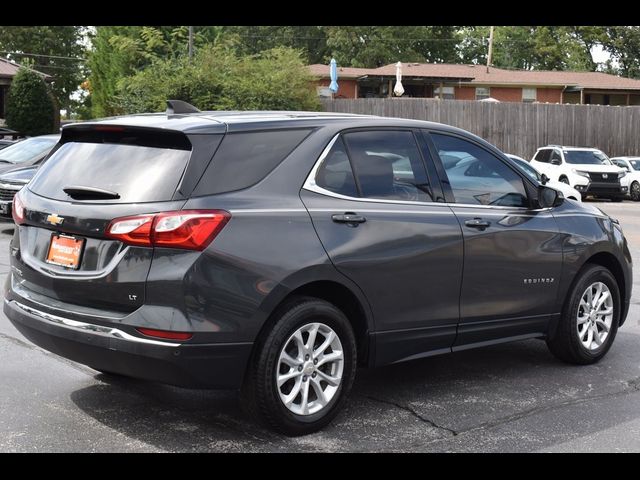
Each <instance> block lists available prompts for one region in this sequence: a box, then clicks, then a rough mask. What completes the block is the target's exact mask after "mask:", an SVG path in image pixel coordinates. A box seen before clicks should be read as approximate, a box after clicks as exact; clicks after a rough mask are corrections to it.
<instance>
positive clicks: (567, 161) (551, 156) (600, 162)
mask: <svg viewBox="0 0 640 480" xmlns="http://www.w3.org/2000/svg"><path fill="white" fill-rule="evenodd" d="M531 165H533V166H534V167H535V168H536V169H537V170H538V171H539V172H540V173H544V174H545V175H546V176H547V177H549V178H550V179H551V180H554V181H559V182H563V183H566V184H568V185H571V186H572V187H573V188H575V189H576V190H578V191H579V192H580V193H581V194H582V196H583V197H584V196H587V195H593V196H597V197H605V198H610V199H611V200H612V201H621V200H622V199H623V198H624V197H625V196H626V195H627V192H628V188H629V187H628V186H627V185H626V182H625V181H622V184H621V179H622V178H623V177H624V176H625V175H626V173H627V172H626V170H624V169H622V168H620V167H618V166H617V165H614V164H613V163H612V162H611V160H609V157H607V156H606V155H605V154H604V153H602V152H601V151H600V150H598V149H596V148H581V147H562V146H559V145H548V146H546V147H542V148H539V149H538V150H537V151H536V154H535V155H534V156H533V158H532V159H531Z"/></svg>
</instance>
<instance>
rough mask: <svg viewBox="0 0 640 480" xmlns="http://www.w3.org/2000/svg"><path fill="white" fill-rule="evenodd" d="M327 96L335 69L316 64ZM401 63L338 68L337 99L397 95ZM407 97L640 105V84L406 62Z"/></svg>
mask: <svg viewBox="0 0 640 480" xmlns="http://www.w3.org/2000/svg"><path fill="white" fill-rule="evenodd" d="M309 70H310V71H311V73H312V74H313V75H314V76H315V77H316V78H317V80H316V86H317V89H318V94H319V95H321V96H331V93H330V92H329V90H328V86H329V83H330V80H329V66H328V65H319V64H316V65H310V66H309ZM395 75H396V66H395V64H390V65H385V66H383V67H379V68H347V67H345V68H340V67H339V68H338V85H339V87H340V88H339V90H338V93H337V94H336V95H335V98H368V97H369V98H370V97H390V96H392V92H393V86H394V84H395V78H396V77H395ZM402 86H403V87H404V90H405V93H404V95H403V97H421V98H442V99H455V100H482V99H485V98H493V99H496V100H499V101H501V102H543V103H577V104H596V105H640V80H634V79H631V78H623V77H618V76H616V75H609V74H606V73H601V72H567V71H540V70H505V69H501V68H494V67H490V68H489V70H488V71H487V67H486V66H484V65H456V64H434V63H403V64H402Z"/></svg>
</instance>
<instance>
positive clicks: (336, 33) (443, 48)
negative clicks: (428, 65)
mask: <svg viewBox="0 0 640 480" xmlns="http://www.w3.org/2000/svg"><path fill="white" fill-rule="evenodd" d="M461 41H462V37H461V36H460V35H459V33H458V31H457V27H453V26H435V27H421V26H387V27H367V26H341V27H327V49H328V52H329V53H330V55H331V56H332V57H335V58H336V60H337V61H338V63H339V64H340V65H341V66H352V67H368V68H373V67H379V66H382V65H387V64H389V63H394V62H397V61H403V62H455V61H456V60H457V59H458V53H457V46H458V44H459V43H460V42H461ZM325 60H326V58H325Z"/></svg>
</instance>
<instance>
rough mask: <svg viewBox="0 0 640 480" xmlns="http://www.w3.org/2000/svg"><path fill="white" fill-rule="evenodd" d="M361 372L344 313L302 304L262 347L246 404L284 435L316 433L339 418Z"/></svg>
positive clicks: (293, 306)
mask: <svg viewBox="0 0 640 480" xmlns="http://www.w3.org/2000/svg"><path fill="white" fill-rule="evenodd" d="M355 369H356V343H355V337H354V334H353V330H352V328H351V325H350V324H349V321H348V319H347V317H346V316H345V315H344V313H342V311H341V310H339V309H338V308H336V307H335V306H334V305H332V304H331V303H328V302H326V301H324V300H320V299H316V298H311V297H304V298H300V299H297V300H295V301H293V302H291V303H289V304H288V305H286V306H285V307H284V308H283V309H281V310H280V312H278V313H277V314H276V322H275V324H274V326H273V328H272V329H271V331H270V332H269V333H268V335H267V336H266V338H265V339H264V340H262V341H260V342H259V343H258V344H257V345H256V351H255V353H254V355H253V357H252V363H251V365H250V367H249V372H248V375H247V378H246V379H245V384H244V385H243V388H242V392H241V395H242V402H243V405H244V406H245V408H246V409H247V410H248V411H249V412H250V413H251V414H253V415H254V416H255V417H257V418H258V419H259V420H261V421H262V422H263V423H266V424H267V425H268V426H270V427H271V428H273V429H275V430H277V431H279V432H282V433H284V434H286V435H304V434H307V433H312V432H315V431H317V430H319V429H321V428H322V427H324V426H325V425H327V424H328V423H329V422H331V420H333V418H334V417H335V416H336V415H337V414H338V412H339V410H340V409H341V408H342V406H343V404H344V402H345V400H346V397H347V394H348V393H349V391H350V390H351V385H352V384H353V379H354V377H355Z"/></svg>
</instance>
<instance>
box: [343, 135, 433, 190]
mask: <svg viewBox="0 0 640 480" xmlns="http://www.w3.org/2000/svg"><path fill="white" fill-rule="evenodd" d="M344 140H345V143H346V146H347V150H348V154H349V158H350V159H351V165H352V168H353V171H354V174H355V176H356V180H357V185H358V188H359V191H360V196H361V197H365V198H379V199H389V200H401V201H402V200H405V201H420V202H433V201H434V200H433V196H432V191H431V186H430V183H429V179H428V177H427V173H426V170H425V167H424V163H423V161H422V157H421V155H420V151H419V150H418V146H417V145H416V141H415V138H414V136H413V133H412V132H409V131H393V130H379V131H366V132H353V133H347V134H345V135H344Z"/></svg>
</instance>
